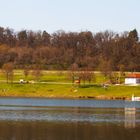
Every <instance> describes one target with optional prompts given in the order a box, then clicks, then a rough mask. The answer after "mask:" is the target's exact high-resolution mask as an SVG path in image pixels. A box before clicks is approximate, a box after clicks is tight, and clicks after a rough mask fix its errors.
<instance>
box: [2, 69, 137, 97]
mask: <svg viewBox="0 0 140 140" xmlns="http://www.w3.org/2000/svg"><path fill="white" fill-rule="evenodd" d="M67 75H68V73H67V72H56V71H50V72H47V71H44V72H43V75H42V77H41V78H40V80H39V82H37V83H26V84H20V83H19V82H18V81H19V79H24V75H23V71H22V70H18V71H15V73H14V81H15V82H14V83H13V84H10V83H9V84H7V83H5V77H4V75H3V74H2V73H1V74H0V81H1V82H0V96H10V97H49V98H97V99H130V98H131V96H132V94H134V95H136V96H140V86H125V85H109V86H108V87H106V88H104V87H103V86H102V84H101V83H104V77H103V76H102V75H101V74H99V73H96V82H94V83H93V82H92V83H91V84H89V83H88V82H87V83H85V84H83V83H81V85H80V86H78V85H73V84H72V82H71V80H70V79H69V78H68V76H67ZM27 80H29V81H30V80H33V76H32V75H29V76H28V77H27Z"/></svg>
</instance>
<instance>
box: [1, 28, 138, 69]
mask: <svg viewBox="0 0 140 140" xmlns="http://www.w3.org/2000/svg"><path fill="white" fill-rule="evenodd" d="M6 63H12V64H13V65H14V67H15V68H25V67H26V66H30V67H32V66H34V65H39V66H41V67H42V68H43V69H53V70H54V69H57V70H67V69H69V68H70V67H71V66H75V67H76V68H77V69H84V68H86V69H90V70H106V71H114V70H120V69H121V70H125V71H140V43H139V39H138V33H137V30H136V29H134V30H132V31H129V32H124V33H114V32H112V31H105V32H98V33H92V32H90V31H85V32H78V33H77V32H67V33H66V32H64V31H57V32H55V33H53V34H49V33H47V32H46V31H43V32H42V31H38V32H35V31H28V30H22V31H19V32H15V31H13V30H12V29H9V28H3V27H0V67H2V66H3V65H4V64H6Z"/></svg>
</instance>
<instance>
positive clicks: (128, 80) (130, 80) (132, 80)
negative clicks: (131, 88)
mask: <svg viewBox="0 0 140 140" xmlns="http://www.w3.org/2000/svg"><path fill="white" fill-rule="evenodd" d="M125 84H137V78H125Z"/></svg>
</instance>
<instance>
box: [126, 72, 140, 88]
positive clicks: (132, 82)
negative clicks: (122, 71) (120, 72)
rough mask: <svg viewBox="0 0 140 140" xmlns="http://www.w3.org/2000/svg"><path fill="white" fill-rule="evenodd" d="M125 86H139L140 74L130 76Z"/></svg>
mask: <svg viewBox="0 0 140 140" xmlns="http://www.w3.org/2000/svg"><path fill="white" fill-rule="evenodd" d="M125 84H127V85H137V84H140V74H129V75H128V76H127V77H126V78H125Z"/></svg>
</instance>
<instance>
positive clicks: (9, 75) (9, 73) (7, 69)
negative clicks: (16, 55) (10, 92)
mask: <svg viewBox="0 0 140 140" xmlns="http://www.w3.org/2000/svg"><path fill="white" fill-rule="evenodd" d="M2 70H3V72H4V73H5V75H6V80H7V83H8V82H9V80H10V81H11V83H13V74H14V73H13V70H14V65H13V63H5V64H4V65H3V66H2Z"/></svg>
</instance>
